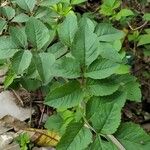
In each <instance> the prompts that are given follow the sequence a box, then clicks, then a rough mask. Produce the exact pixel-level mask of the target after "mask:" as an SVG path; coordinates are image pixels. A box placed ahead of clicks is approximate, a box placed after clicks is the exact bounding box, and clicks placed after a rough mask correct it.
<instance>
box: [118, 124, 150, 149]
mask: <svg viewBox="0 0 150 150" xmlns="http://www.w3.org/2000/svg"><path fill="white" fill-rule="evenodd" d="M115 137H116V138H117V139H118V140H119V141H120V142H121V143H122V145H123V146H124V147H125V148H126V149H127V150H149V147H150V136H149V135H148V134H147V133H146V132H145V131H144V130H143V129H142V128H141V127H140V126H139V125H137V124H134V123H130V122H129V123H124V124H122V125H121V126H120V127H119V129H118V131H117V132H116V133H115Z"/></svg>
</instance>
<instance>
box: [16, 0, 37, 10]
mask: <svg viewBox="0 0 150 150" xmlns="http://www.w3.org/2000/svg"><path fill="white" fill-rule="evenodd" d="M15 2H16V3H17V4H18V5H19V7H20V8H22V9H24V10H26V11H28V12H32V11H33V9H34V7H35V4H36V0H15Z"/></svg>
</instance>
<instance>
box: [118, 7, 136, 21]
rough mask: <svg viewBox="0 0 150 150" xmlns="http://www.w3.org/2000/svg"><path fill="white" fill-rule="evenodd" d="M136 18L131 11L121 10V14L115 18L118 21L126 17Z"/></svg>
mask: <svg viewBox="0 0 150 150" xmlns="http://www.w3.org/2000/svg"><path fill="white" fill-rule="evenodd" d="M128 16H134V13H133V12H132V10H130V9H121V10H120V12H118V13H117V15H116V16H115V18H116V20H120V19H122V18H124V17H128Z"/></svg>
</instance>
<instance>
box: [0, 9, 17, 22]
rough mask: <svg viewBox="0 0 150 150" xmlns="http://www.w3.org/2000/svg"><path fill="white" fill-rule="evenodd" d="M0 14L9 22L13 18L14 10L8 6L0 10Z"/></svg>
mask: <svg viewBox="0 0 150 150" xmlns="http://www.w3.org/2000/svg"><path fill="white" fill-rule="evenodd" d="M0 14H2V15H4V16H5V17H6V18H7V19H8V20H11V19H12V18H13V17H14V16H15V10H14V9H13V8H12V7H10V6H4V7H1V8H0Z"/></svg>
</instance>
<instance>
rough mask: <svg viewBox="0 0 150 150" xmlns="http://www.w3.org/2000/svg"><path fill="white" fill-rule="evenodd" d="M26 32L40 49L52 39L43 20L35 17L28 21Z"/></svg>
mask: <svg viewBox="0 0 150 150" xmlns="http://www.w3.org/2000/svg"><path fill="white" fill-rule="evenodd" d="M26 34H27V37H28V40H29V42H31V43H32V45H33V46H35V47H36V48H37V49H38V50H39V49H41V48H42V47H43V46H44V45H45V44H46V43H47V42H48V41H49V39H50V33H49V30H48V28H47V27H46V26H45V25H44V24H43V23H42V22H41V21H39V20H37V19H35V18H33V17H32V18H30V19H29V21H28V22H27V23H26Z"/></svg>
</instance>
